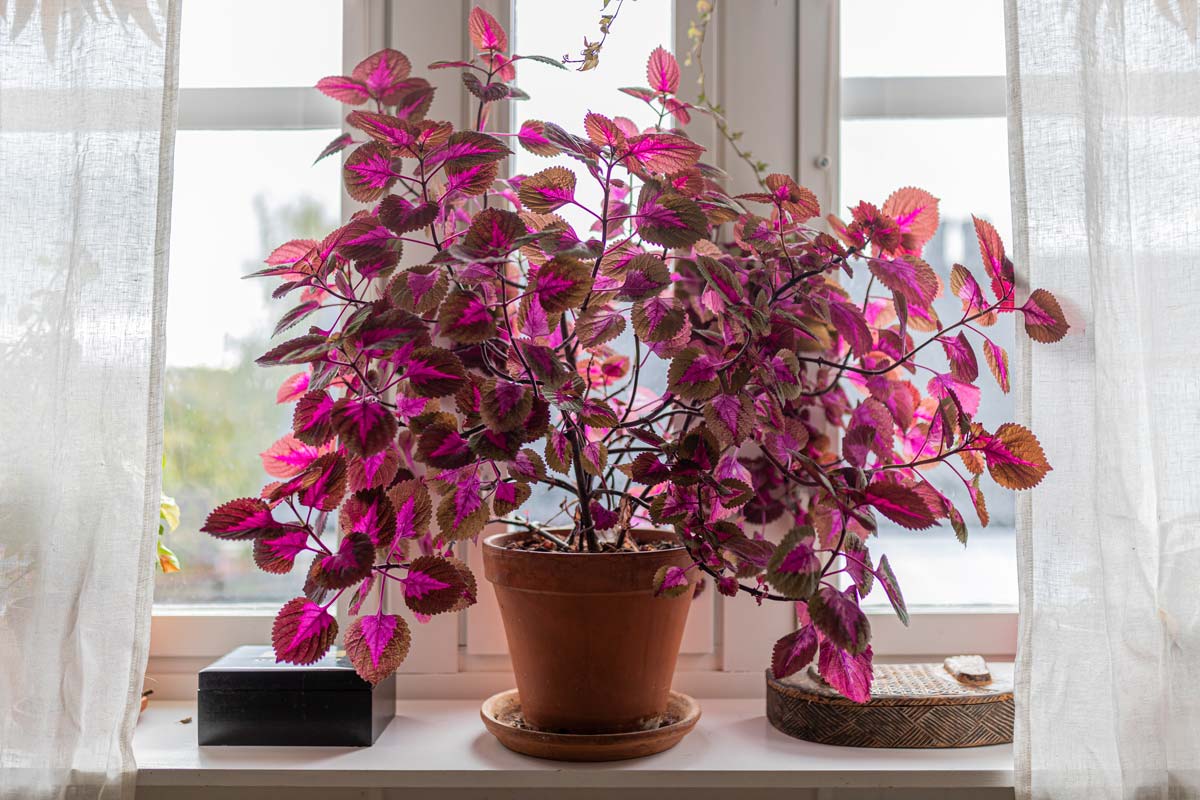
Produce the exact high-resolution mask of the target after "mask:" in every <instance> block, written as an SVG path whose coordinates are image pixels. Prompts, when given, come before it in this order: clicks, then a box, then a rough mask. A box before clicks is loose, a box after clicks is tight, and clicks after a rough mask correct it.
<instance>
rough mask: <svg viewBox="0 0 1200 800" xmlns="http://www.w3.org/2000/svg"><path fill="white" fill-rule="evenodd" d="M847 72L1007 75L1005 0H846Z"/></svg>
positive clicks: (843, 17) (843, 25)
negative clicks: (1003, 1)
mask: <svg viewBox="0 0 1200 800" xmlns="http://www.w3.org/2000/svg"><path fill="white" fill-rule="evenodd" d="M841 29H842V37H841V40H842V41H841V53H842V77H843V78H860V77H888V78H897V77H912V76H919V75H1003V74H1004V4H1003V3H1002V2H1001V0H970V2H966V0H842V6H841Z"/></svg>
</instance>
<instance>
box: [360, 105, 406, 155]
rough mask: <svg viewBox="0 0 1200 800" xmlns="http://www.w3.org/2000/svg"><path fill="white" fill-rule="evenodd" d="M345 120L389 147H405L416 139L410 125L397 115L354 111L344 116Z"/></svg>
mask: <svg viewBox="0 0 1200 800" xmlns="http://www.w3.org/2000/svg"><path fill="white" fill-rule="evenodd" d="M346 122H348V123H350V124H351V125H353V126H354V127H355V128H358V129H359V130H360V131H362V132H363V133H365V134H367V135H368V136H370V137H371V138H372V139H374V140H375V141H377V142H379V143H381V144H386V145H389V146H391V147H398V148H406V147H409V146H410V145H412V144H413V143H414V142H415V141H416V139H415V137H414V136H413V129H412V126H411V125H410V124H409V123H407V122H405V121H403V120H401V119H400V118H399V117H392V116H389V115H387V114H376V113H372V112H370V111H355V112H352V113H351V114H350V116H348V117H347V118H346Z"/></svg>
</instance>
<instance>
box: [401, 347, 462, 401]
mask: <svg viewBox="0 0 1200 800" xmlns="http://www.w3.org/2000/svg"><path fill="white" fill-rule="evenodd" d="M404 377H405V378H407V379H408V383H409V386H411V387H412V390H413V392H414V393H415V394H416V395H417V396H418V397H431V398H434V397H445V396H447V395H451V394H454V393H455V392H456V391H458V389H459V387H460V386H462V385H463V383H465V382H466V372H465V370H464V369H463V365H462V361H460V360H459V358H458V356H456V355H454V353H451V352H450V351H449V350H444V349H442V348H440V347H422V348H418V349H417V350H414V351H413V353H412V355H411V356H410V357H409V359H408V362H407V363H406V364H405V365H404Z"/></svg>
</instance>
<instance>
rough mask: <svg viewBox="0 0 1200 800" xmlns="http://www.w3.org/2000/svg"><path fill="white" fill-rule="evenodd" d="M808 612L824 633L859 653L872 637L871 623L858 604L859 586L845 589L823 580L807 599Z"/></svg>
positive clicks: (839, 644) (848, 650)
mask: <svg viewBox="0 0 1200 800" xmlns="http://www.w3.org/2000/svg"><path fill="white" fill-rule="evenodd" d="M808 614H809V616H810V617H812V621H813V624H814V625H816V626H817V629H818V630H819V631H821V634H822V635H823V636H824V637H825V638H826V639H829V640H831V641H832V642H833V643H834V644H836V645H837V646H838V647H839V648H841V649H842V650H845V651H847V652H848V653H850V654H852V655H857V654H858V653H861V652H862V651H863V650H865V649H866V648H867V646H868V643H869V642H870V641H871V623H870V622H869V621H868V620H867V615H866V614H864V613H863V611H862V609H861V608H859V606H858V588H857V587H855V586H851V587H850V588H848V589H846V591H845V592H842V591H839V590H838V589H837V588H836V587H834V586H830V585H829V584H822V585H821V588H820V589H818V590H817V593H816V594H814V595H812V597H811V598H810V599H809V601H808Z"/></svg>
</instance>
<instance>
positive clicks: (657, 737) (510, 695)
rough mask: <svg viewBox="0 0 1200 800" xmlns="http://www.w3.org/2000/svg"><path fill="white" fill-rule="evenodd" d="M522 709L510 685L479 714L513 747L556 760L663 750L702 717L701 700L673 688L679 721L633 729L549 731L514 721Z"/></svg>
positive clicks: (671, 709)
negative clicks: (646, 729)
mask: <svg viewBox="0 0 1200 800" xmlns="http://www.w3.org/2000/svg"><path fill="white" fill-rule="evenodd" d="M520 711H521V698H519V697H518V696H517V690H516V689H509V690H508V691H507V692H500V694H494V695H492V696H491V697H489V698H488V699H487V700H485V701H484V703H483V706H482V707H481V708H480V709H479V716H480V717H482V718H483V724H484V725H486V726H487V729H488V731H490V732H491V734H492V735H493V736H495V737H496V738H497V739H499V740H500V744H502V745H504V746H505V747H507V748H508V749H509V750H513V751H516V752H518V753H523V754H525V755H527V756H533V757H534V758H551V759H554V760H556V761H620V760H622V759H626V758H640V757H642V756H649V755H654V754H655V753H661V752H662V751H664V750H669V749H671V748H672V747H674V746H675V745H677V744H679V740H680V739H682V738H683V737H684V736H687V735H688V733H690V732H691V730H692V728H694V727H696V722H697V721H698V720H699V719H700V704H699V703H697V702H696V701H695V700H694V699H692V698H691V697H688V696H687V695H686V694H681V693H679V692H671V699H670V701H669V703H668V705H667V713H668V715H669V716H670V717H672V718H674V719H676V720H678V721H677V722H673V723H671V724H669V725H664V726H662V727H661V728H655V729H653V730H648V731H634V732H632V733H602V734H594V735H582V734H571V733H546V732H544V731H539V730H534V729H533V728H526V727H523V726H522V727H518V726H516V725H514V724H512V720H513V719H514V717H517V716H518V715H519V714H520Z"/></svg>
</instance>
